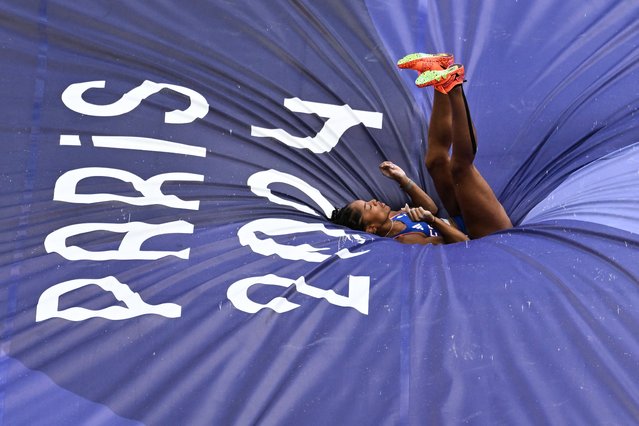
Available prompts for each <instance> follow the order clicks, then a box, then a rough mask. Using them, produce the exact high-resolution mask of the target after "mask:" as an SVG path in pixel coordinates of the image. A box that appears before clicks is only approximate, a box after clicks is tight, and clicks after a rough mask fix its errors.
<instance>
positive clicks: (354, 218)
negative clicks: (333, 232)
mask: <svg viewBox="0 0 639 426" xmlns="http://www.w3.org/2000/svg"><path fill="white" fill-rule="evenodd" d="M331 222H333V223H334V224H336V225H342V226H347V227H349V228H351V229H354V230H355V231H364V230H365V229H364V228H365V225H364V223H363V222H362V215H361V213H360V212H358V211H357V210H355V209H353V208H352V207H351V205H350V204H349V205H347V206H344V207H342V208H341V209H335V210H333V213H332V214H331Z"/></svg>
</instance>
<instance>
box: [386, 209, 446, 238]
mask: <svg viewBox="0 0 639 426" xmlns="http://www.w3.org/2000/svg"><path fill="white" fill-rule="evenodd" d="M391 220H396V221H398V222H402V223H403V224H405V225H406V228H404V230H402V231H401V232H400V233H399V234H397V235H395V236H394V237H393V238H397V237H399V236H401V235H406V234H410V233H415V232H417V233H420V234H422V235H424V236H425V237H437V236H438V235H439V234H438V233H437V230H435V228H433V227H432V226H430V225H429V224H427V223H426V222H413V221H412V220H411V218H410V217H409V216H408V214H407V213H400V214H398V215H395V216H393V217H391Z"/></svg>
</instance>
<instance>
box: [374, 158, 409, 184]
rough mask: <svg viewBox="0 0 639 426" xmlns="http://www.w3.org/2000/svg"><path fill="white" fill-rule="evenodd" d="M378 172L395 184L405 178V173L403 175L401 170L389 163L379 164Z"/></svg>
mask: <svg viewBox="0 0 639 426" xmlns="http://www.w3.org/2000/svg"><path fill="white" fill-rule="evenodd" d="M379 171H380V172H382V174H383V175H384V176H386V177H387V178H390V179H393V180H396V181H397V182H399V181H401V180H402V179H404V178H406V173H404V171H403V170H402V168H401V167H399V166H398V165H396V164H395V163H393V162H391V161H384V162H383V163H382V164H380V165H379Z"/></svg>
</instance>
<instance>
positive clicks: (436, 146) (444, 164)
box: [426, 90, 460, 216]
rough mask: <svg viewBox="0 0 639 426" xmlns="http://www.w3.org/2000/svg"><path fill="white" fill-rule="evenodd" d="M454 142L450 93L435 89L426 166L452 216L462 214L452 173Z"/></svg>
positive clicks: (445, 206)
mask: <svg viewBox="0 0 639 426" xmlns="http://www.w3.org/2000/svg"><path fill="white" fill-rule="evenodd" d="M452 142H453V114H452V110H451V105H450V100H449V99H448V95H445V94H443V93H441V92H439V91H437V90H435V97H434V99H433V111H432V114H431V116H430V124H429V125H428V148H427V150H426V168H427V169H428V173H429V174H430V176H431V178H433V183H434V184H435V189H436V190H437V194H438V195H439V198H440V199H441V200H442V203H443V204H444V208H446V211H448V214H449V215H451V216H457V215H459V214H460V210H459V206H458V204H457V198H456V196H455V188H454V185H453V175H452V174H451V164H450V155H449V151H450V146H451V143H452Z"/></svg>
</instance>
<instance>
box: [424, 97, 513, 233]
mask: <svg viewBox="0 0 639 426" xmlns="http://www.w3.org/2000/svg"><path fill="white" fill-rule="evenodd" d="M463 90H464V89H463V88H462V85H461V84H460V85H458V86H456V87H454V88H453V89H452V90H451V91H450V92H449V93H448V96H447V97H448V99H449V101H450V107H451V113H452V141H453V142H452V144H453V153H452V156H451V160H450V172H451V176H452V180H453V183H454V192H455V196H456V198H457V203H458V205H459V208H460V210H461V214H462V216H463V218H464V222H465V223H466V227H467V228H468V232H469V234H470V237H471V238H480V237H483V236H485V235H488V234H491V233H493V232H496V231H499V230H502V229H508V228H512V226H513V225H512V222H511V221H510V218H509V217H508V215H507V214H506V210H504V207H503V206H502V205H501V203H500V202H499V200H498V199H497V197H496V196H495V193H494V192H493V190H492V189H491V187H490V186H489V185H488V183H487V182H486V181H485V180H484V178H483V177H482V175H481V174H480V173H479V171H478V170H477V169H476V168H475V165H474V164H473V161H474V160H475V151H476V149H477V148H476V146H475V143H476V142H475V141H476V140H477V139H476V137H475V131H474V128H473V125H472V120H471V119H470V111H469V110H468V106H467V104H466V100H465V97H464V93H463ZM433 109H434V108H433ZM471 132H472V133H471Z"/></svg>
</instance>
